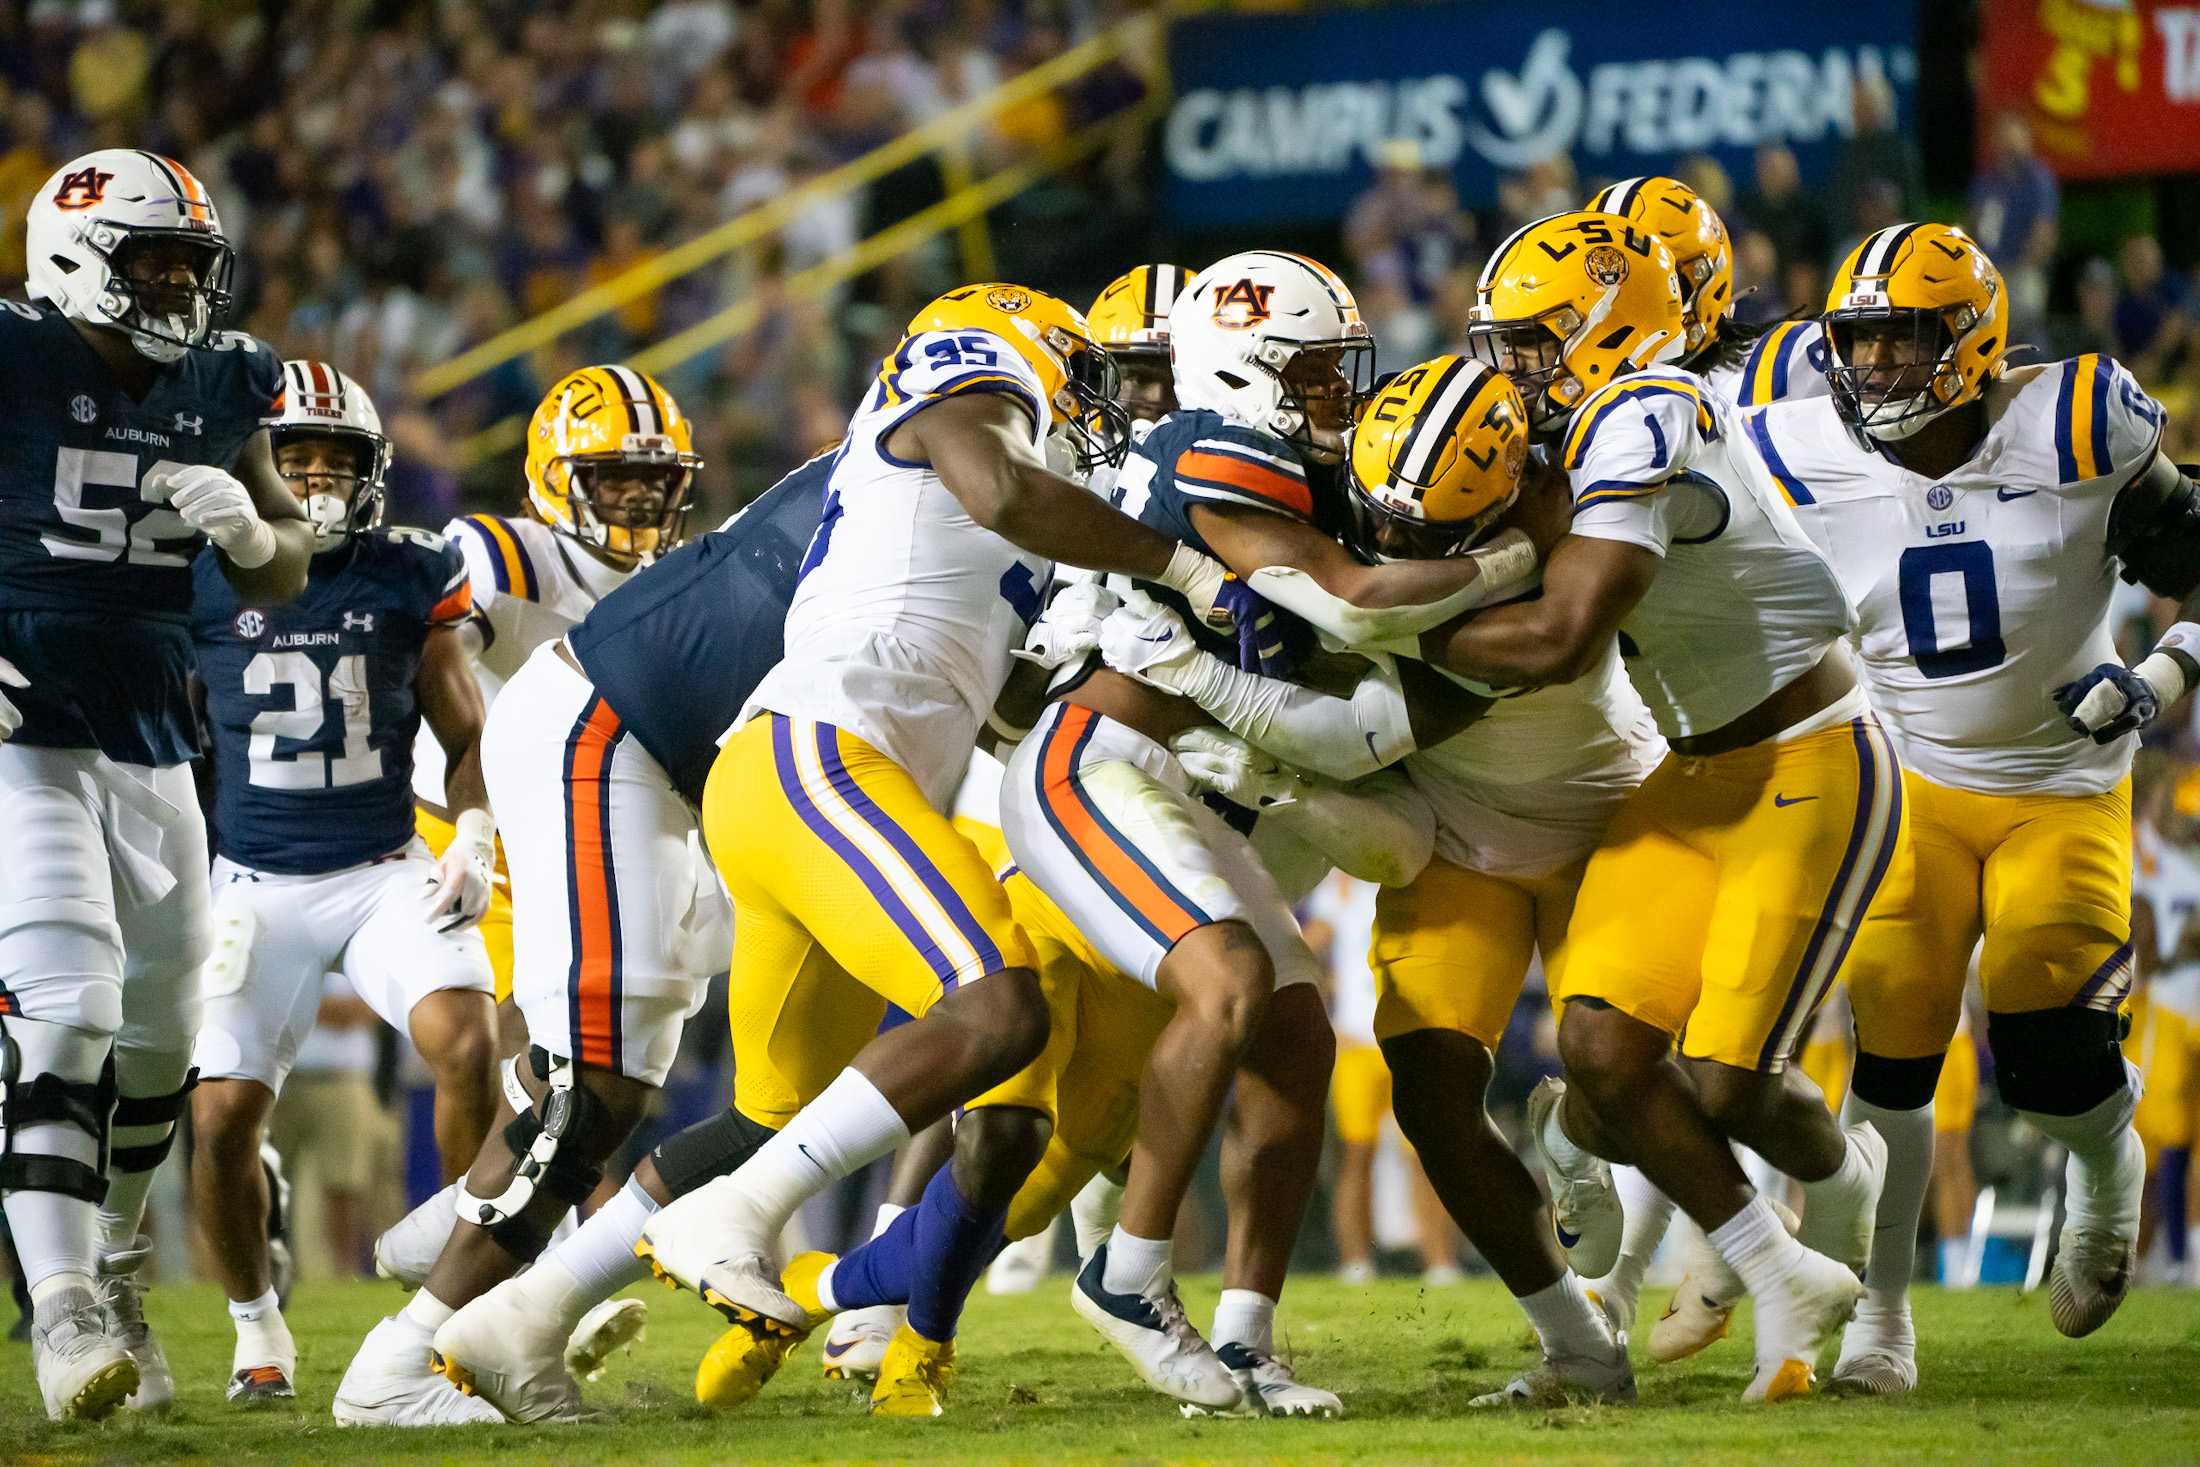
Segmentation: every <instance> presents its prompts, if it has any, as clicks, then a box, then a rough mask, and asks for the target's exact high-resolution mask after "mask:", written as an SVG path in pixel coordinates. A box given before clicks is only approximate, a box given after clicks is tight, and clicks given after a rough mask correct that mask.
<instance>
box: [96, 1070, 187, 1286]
mask: <svg viewBox="0 0 2200 1467" xmlns="http://www.w3.org/2000/svg"><path fill="white" fill-rule="evenodd" d="M114 1060H115V1072H116V1077H117V1079H118V1080H119V1081H120V1082H121V1085H122V1093H123V1095H124V1097H125V1098H124V1100H123V1101H122V1102H121V1105H128V1104H129V1103H130V1102H129V1100H128V1098H127V1097H129V1096H133V1095H135V1096H153V1097H159V1096H167V1095H173V1094H174V1093H175V1092H176V1091H178V1090H180V1089H182V1088H183V1083H184V1081H185V1080H186V1079H187V1078H188V1077H189V1076H190V1073H191V1051H190V1049H189V1047H188V1046H186V1047H185V1048H183V1049H144V1048H139V1047H138V1046H136V1045H124V1044H119V1043H118V1044H117V1045H116V1046H115V1049H114ZM120 1108H121V1106H118V1107H117V1109H120ZM175 1131H176V1123H175V1122H174V1121H173V1120H167V1121H155V1122H153V1123H152V1124H150V1125H143V1126H124V1125H116V1126H113V1127H111V1128H110V1129H109V1131H108V1135H107V1149H108V1154H109V1157H110V1160H109V1162H108V1166H107V1197H106V1200H105V1201H103V1202H101V1203H100V1204H99V1236H100V1241H101V1242H103V1243H105V1244H106V1245H107V1247H108V1248H109V1249H110V1250H111V1249H116V1248H127V1247H128V1246H129V1245H130V1244H131V1243H133V1242H134V1241H136V1239H137V1234H138V1228H139V1227H140V1226H141V1225H143V1223H144V1221H145V1194H146V1193H148V1192H150V1191H152V1189H153V1176H154V1174H155V1173H156V1172H158V1171H159V1168H158V1167H147V1168H146V1169H145V1170H144V1171H124V1170H122V1169H121V1168H120V1167H118V1166H116V1165H115V1164H114V1162H113V1160H112V1158H113V1157H114V1156H115V1155H116V1154H117V1153H122V1152H127V1151H128V1150H130V1149H132V1148H135V1147H140V1146H154V1145H158V1144H159V1143H160V1142H162V1141H164V1140H166V1139H167V1138H168V1137H170V1136H172V1135H174V1134H175Z"/></svg>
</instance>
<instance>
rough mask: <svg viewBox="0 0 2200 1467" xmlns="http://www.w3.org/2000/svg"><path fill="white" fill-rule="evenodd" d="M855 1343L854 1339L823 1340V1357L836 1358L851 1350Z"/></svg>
mask: <svg viewBox="0 0 2200 1467" xmlns="http://www.w3.org/2000/svg"><path fill="white" fill-rule="evenodd" d="M856 1343H857V1342H856V1341H854V1340H827V1341H826V1342H825V1358H826V1359H828V1360H838V1359H839V1358H840V1357H841V1356H843V1355H845V1354H847V1353H848V1352H849V1351H850V1350H853V1349H854V1348H855V1347H856Z"/></svg>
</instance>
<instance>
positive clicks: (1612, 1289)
mask: <svg viewBox="0 0 2200 1467" xmlns="http://www.w3.org/2000/svg"><path fill="white" fill-rule="evenodd" d="M1581 1292H1582V1294H1583V1295H1584V1296H1585V1297H1587V1299H1588V1300H1589V1302H1590V1303H1591V1304H1594V1305H1596V1307H1597V1312H1598V1313H1599V1314H1601V1315H1603V1316H1604V1322H1605V1323H1606V1324H1608V1325H1610V1326H1611V1327H1612V1338H1613V1339H1615V1340H1618V1341H1619V1342H1620V1344H1621V1346H1622V1347H1624V1346H1625V1345H1626V1344H1627V1334H1628V1331H1630V1330H1632V1329H1633V1328H1634V1327H1635V1295H1634V1291H1633V1290H1631V1289H1622V1288H1620V1287H1619V1286H1618V1284H1616V1283H1615V1282H1613V1280H1612V1278H1611V1276H1610V1275H1606V1276H1605V1277H1603V1278H1601V1279H1590V1280H1588V1281H1586V1282H1584V1283H1583V1284H1582V1286H1581Z"/></svg>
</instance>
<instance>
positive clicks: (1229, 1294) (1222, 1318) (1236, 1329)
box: [1209, 1289, 1276, 1355]
mask: <svg viewBox="0 0 2200 1467" xmlns="http://www.w3.org/2000/svg"><path fill="white" fill-rule="evenodd" d="M1209 1338H1210V1339H1211V1340H1212V1341H1213V1342H1214V1343H1215V1344H1217V1345H1221V1344H1227V1343H1231V1342H1233V1341H1234V1342H1235V1343H1237V1344H1240V1345H1243V1346H1245V1347H1246V1348H1247V1349H1249V1350H1252V1351H1253V1352H1254V1353H1256V1354H1260V1355H1273V1354H1275V1353H1276V1301H1275V1300H1273V1299H1271V1298H1269V1297H1268V1296H1267V1295H1266V1294H1263V1293H1261V1292H1260V1291H1259V1290H1257V1289H1224V1290H1223V1291H1222V1297H1221V1298H1220V1299H1217V1300H1216V1301H1215V1332H1214V1334H1213V1335H1211V1336H1210V1337H1209Z"/></svg>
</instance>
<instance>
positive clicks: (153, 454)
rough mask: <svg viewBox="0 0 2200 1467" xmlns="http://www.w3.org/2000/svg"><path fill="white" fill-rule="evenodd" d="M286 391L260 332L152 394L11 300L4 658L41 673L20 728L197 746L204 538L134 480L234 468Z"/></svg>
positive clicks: (117, 747)
mask: <svg viewBox="0 0 2200 1467" xmlns="http://www.w3.org/2000/svg"><path fill="white" fill-rule="evenodd" d="M281 390H282V362H281V360H280V359H279V358H278V357H277V356H276V355H275V352H274V350H273V349H272V348H270V347H269V346H267V345H266V344H265V343H264V342H260V341H255V340H254V339H253V338H251V337H249V336H244V335H240V334H238V333H236V332H221V333H218V334H217V335H216V337H215V339H214V342H213V343H212V344H211V345H210V346H208V347H207V348H206V349H204V350H201V351H193V352H187V353H185V354H184V356H183V358H182V360H180V361H177V362H175V363H173V364H171V365H169V366H166V367H163V368H162V369H161V370H160V372H159V374H158V375H157V376H156V377H155V378H154V379H153V386H152V390H151V391H149V392H148V393H147V394H146V395H145V398H144V400H143V401H137V400H135V399H132V398H131V397H130V396H129V395H128V394H126V393H124V392H123V391H122V389H121V388H120V387H119V386H118V385H117V384H116V383H115V381H114V379H113V377H112V375H111V374H110V373H109V371H108V369H107V365H106V363H104V362H102V361H101V360H100V359H99V356H98V355H97V353H95V352H94V351H93V350H92V348H91V345H90V344H89V343H88V342H86V341H85V340H84V339H83V338H82V337H81V336H80V335H78V334H77V329H76V327H74V326H73V325H71V324H70V323H69V321H68V320H67V319H66V318H65V317H63V316H62V315H61V313H60V312H58V311H56V310H54V309H53V308H52V307H50V306H26V305H19V304H17V303H16V302H14V301H0V402H4V403H6V404H7V406H8V412H9V422H10V425H11V426H10V427H9V428H8V430H7V431H6V432H4V433H0V657H6V658H7V659H8V660H9V661H11V662H13V663H14V664H15V665H16V667H17V668H18V669H20V670H21V671H22V673H23V675H24V676H25V677H27V678H29V679H30V686H29V687H27V688H22V689H11V690H10V691H9V694H8V696H9V697H10V698H11V699H12V700H13V701H14V703H15V705H16V706H17V707H18V708H20V709H22V711H23V727H22V728H21V729H20V730H18V731H17V732H16V734H15V739H16V742H18V743H24V744H39V745H44V746H47V747H53V748H71V749H81V748H96V749H99V750H100V751H101V752H103V753H105V754H106V755H107V756H108V757H109V758H111V759H115V760H119V761H121V762H123V763H129V764H155V765H167V764H177V763H181V762H182V761H184V760H186V759H189V758H191V757H192V756H193V755H195V754H196V753H197V752H198V743H197V739H196V737H195V736H194V734H193V730H192V722H191V712H190V701H189V696H188V677H189V673H190V669H191V645H190V630H189V626H188V621H187V618H188V615H189V613H190V609H191V594H192V593H191V587H192V573H191V562H192V558H193V557H194V556H196V555H197V554H198V552H199V550H200V548H201V547H202V546H203V545H204V544H205V543H206V542H205V540H204V539H203V538H202V537H201V536H199V535H198V534H196V533H195V532H193V531H192V530H191V529H190V527H189V526H187V525H186V524H185V523H184V521H183V519H182V518H181V517H180V516H178V515H177V514H176V513H175V512H174V511H172V510H170V509H167V508H166V507H164V506H160V505H154V504H149V503H147V502H146V501H145V499H144V498H143V497H142V496H141V494H140V492H139V489H140V486H141V485H142V484H143V482H144V480H145V478H146V476H147V475H148V474H150V473H151V472H152V471H153V470H154V469H155V468H156V467H160V466H170V467H173V466H176V465H186V464H213V465H215V466H217V467H220V468H223V469H229V468H233V467H234V465H235V463H236V460H237V455H238V452H239V450H241V449H242V448H243V447H244V444H245V441H246V440H247V439H249V438H250V437H251V436H252V435H253V434H254V433H256V432H258V431H259V428H260V420H261V419H262V418H263V417H265V416H267V415H268V414H269V413H270V412H271V411H273V410H274V409H275V407H276V405H277V400H278V397H279V395H280V393H281Z"/></svg>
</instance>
